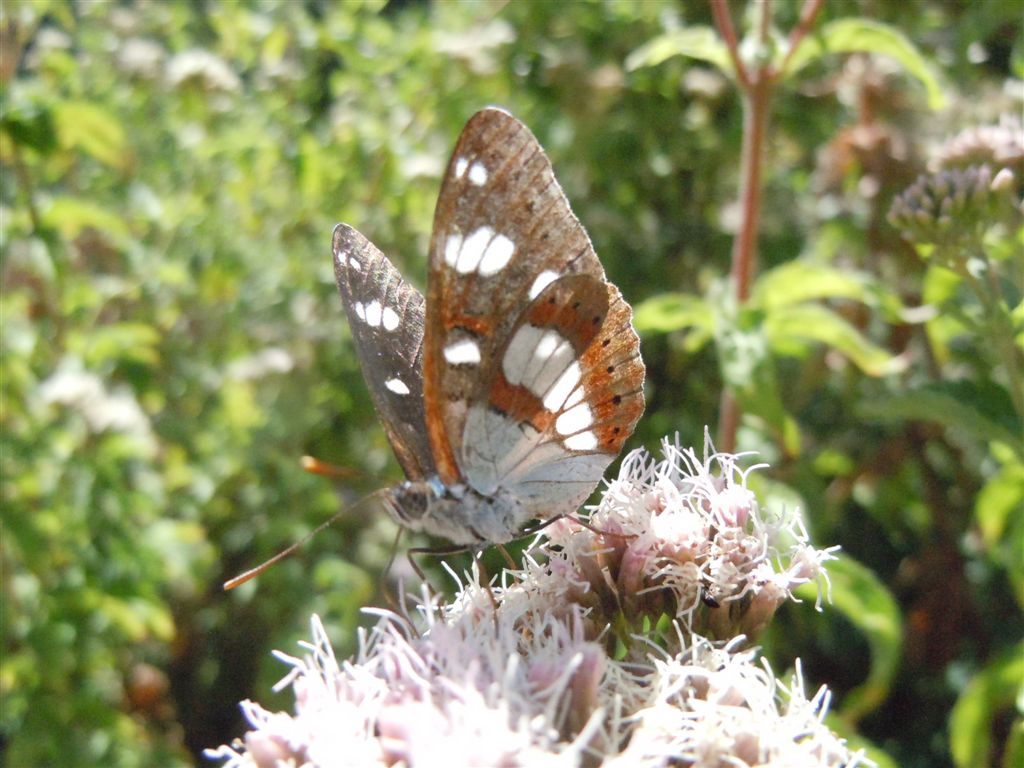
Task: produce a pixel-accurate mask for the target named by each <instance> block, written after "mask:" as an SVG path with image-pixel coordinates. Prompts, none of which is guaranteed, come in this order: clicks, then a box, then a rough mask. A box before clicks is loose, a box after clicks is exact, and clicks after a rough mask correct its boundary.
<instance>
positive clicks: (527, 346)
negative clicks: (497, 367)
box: [501, 325, 580, 411]
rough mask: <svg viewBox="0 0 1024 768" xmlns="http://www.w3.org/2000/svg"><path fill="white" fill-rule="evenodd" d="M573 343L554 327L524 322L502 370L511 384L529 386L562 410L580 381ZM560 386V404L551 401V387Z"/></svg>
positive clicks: (545, 400)
mask: <svg viewBox="0 0 1024 768" xmlns="http://www.w3.org/2000/svg"><path fill="white" fill-rule="evenodd" d="M574 357H575V354H574V352H573V349H572V344H570V343H569V341H568V340H567V339H565V338H564V337H563V336H561V335H560V334H559V333H558V332H556V331H553V330H550V329H548V330H544V329H541V328H537V327H535V326H532V325H523V326H521V327H520V328H519V329H517V330H516V332H515V334H514V335H513V336H512V340H511V341H510V342H509V345H508V349H506V350H505V355H504V357H503V358H502V360H501V370H502V373H504V374H505V378H506V379H508V382H509V383H510V384H520V385H522V386H524V387H526V388H527V389H528V390H529V391H530V392H532V393H533V394H534V395H535V396H536V397H541V398H544V406H545V407H546V408H547V409H548V410H551V411H558V410H561V407H562V403H564V402H565V398H566V397H568V396H569V393H570V392H571V391H572V389H573V387H575V386H576V384H577V383H578V382H579V378H580V377H579V366H578V365H577V364H576V363H575V362H573V359H574ZM553 388H554V389H557V390H558V393H560V395H559V394H558V393H556V395H555V396H556V397H558V396H560V397H561V399H560V400H559V401H558V403H557V405H555V406H551V405H549V404H548V401H549V399H550V395H549V394H548V395H546V393H548V390H551V389H553Z"/></svg>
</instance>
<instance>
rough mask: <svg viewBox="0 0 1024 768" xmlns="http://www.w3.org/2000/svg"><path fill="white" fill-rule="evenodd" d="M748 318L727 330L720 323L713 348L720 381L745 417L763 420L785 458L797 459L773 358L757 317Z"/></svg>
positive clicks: (794, 429) (796, 436) (794, 431)
mask: <svg viewBox="0 0 1024 768" xmlns="http://www.w3.org/2000/svg"><path fill="white" fill-rule="evenodd" d="M748 315H749V316H745V317H742V318H741V322H740V323H738V324H734V325H732V326H731V327H728V328H726V327H725V325H726V320H725V319H724V318H723V321H722V322H721V323H720V326H721V328H720V329H719V332H718V333H717V334H716V336H715V344H716V348H717V351H718V361H719V365H720V366H721V370H722V380H723V381H724V382H725V383H726V385H727V386H729V388H730V389H731V390H732V391H733V393H734V394H735V396H736V399H737V401H738V402H739V404H740V405H741V406H742V408H743V411H744V413H746V414H747V415H748V416H755V417H757V418H759V419H762V420H763V421H764V423H765V425H766V426H767V427H769V428H770V429H771V431H772V432H774V436H775V439H776V440H778V442H779V443H780V444H781V445H783V446H784V447H785V449H786V453H787V454H789V455H791V456H796V455H799V453H800V450H801V445H800V430H799V427H798V425H797V424H796V422H795V420H794V419H793V417H792V416H791V415H790V414H789V413H788V412H787V411H786V406H785V404H784V403H783V401H782V394H781V387H780V386H779V376H778V371H777V370H776V368H775V358H774V357H773V356H772V355H771V354H770V353H769V350H768V342H767V339H766V338H765V335H764V332H763V329H762V328H761V326H760V323H758V322H757V319H758V318H759V315H757V313H748ZM744 320H745V321H746V322H743V321H744Z"/></svg>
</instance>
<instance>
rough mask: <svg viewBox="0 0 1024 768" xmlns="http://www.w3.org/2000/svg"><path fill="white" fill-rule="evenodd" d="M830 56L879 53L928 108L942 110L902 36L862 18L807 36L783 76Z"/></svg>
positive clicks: (932, 78) (930, 76) (926, 72)
mask: <svg viewBox="0 0 1024 768" xmlns="http://www.w3.org/2000/svg"><path fill="white" fill-rule="evenodd" d="M830 53H878V54H883V55H885V56H889V57H890V58H892V59H894V60H895V61H896V62H898V63H899V64H900V65H902V67H903V68H904V69H905V70H906V71H907V73H908V74H910V75H912V76H913V77H915V78H916V79H917V80H918V82H920V83H921V85H923V86H924V88H925V91H926V93H927V95H928V106H929V107H930V108H931V109H941V108H942V107H943V106H944V104H945V101H946V99H945V96H944V95H943V93H942V88H941V87H940V85H939V80H938V77H937V76H936V75H935V73H934V72H933V70H932V67H931V65H930V64H929V63H928V60H927V59H925V57H924V56H923V55H922V54H921V52H920V51H919V50H917V48H916V47H915V46H914V44H913V43H912V42H910V40H908V39H907V38H906V37H905V36H904V35H903V33H901V32H899V31H898V30H896V29H894V28H893V27H890V26H889V25H887V24H883V23H881V22H879V21H873V20H872V19H864V18H860V17H857V18H849V19H837V20H836V21H833V22H830V23H828V24H825V25H823V26H822V27H821V28H820V29H818V30H816V31H815V32H813V33H812V34H810V35H807V36H806V37H805V38H804V39H803V40H802V41H801V42H800V45H799V47H798V48H797V49H796V51H794V53H793V55H792V56H791V57H790V59H789V64H788V65H787V67H786V72H785V73H784V74H785V75H786V76H789V75H793V74H795V73H796V72H799V71H800V70H801V69H803V68H804V67H805V66H807V65H808V64H810V63H811V62H812V61H815V60H816V59H819V58H821V57H822V56H825V55H828V54H830Z"/></svg>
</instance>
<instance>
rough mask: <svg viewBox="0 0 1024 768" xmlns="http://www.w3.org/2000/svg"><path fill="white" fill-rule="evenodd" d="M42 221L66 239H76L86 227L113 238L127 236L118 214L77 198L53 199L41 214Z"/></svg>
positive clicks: (127, 232) (125, 226)
mask: <svg viewBox="0 0 1024 768" xmlns="http://www.w3.org/2000/svg"><path fill="white" fill-rule="evenodd" d="M43 221H44V222H45V223H46V224H47V225H48V226H50V227H52V228H53V229H56V230H57V231H58V232H60V233H61V234H62V235H64V237H66V238H68V239H74V238H76V237H78V235H80V234H81V233H82V231H83V230H85V229H86V228H88V227H92V228H93V229H96V230H98V231H100V232H103V233H106V234H108V235H111V236H113V237H115V238H126V237H128V235H129V229H128V226H127V225H126V224H125V222H124V219H122V218H121V217H120V216H119V215H118V214H116V213H113V212H111V211H109V210H107V209H106V208H103V207H102V206H100V205H98V204H97V203H93V202H91V201H89V200H86V199H83V198H79V197H55V198H54V199H53V200H52V201H51V202H50V205H49V207H48V208H47V209H46V211H45V212H44V213H43Z"/></svg>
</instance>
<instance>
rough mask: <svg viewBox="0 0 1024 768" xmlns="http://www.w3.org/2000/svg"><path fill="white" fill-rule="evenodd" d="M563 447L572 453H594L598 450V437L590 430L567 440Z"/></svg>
mask: <svg viewBox="0 0 1024 768" xmlns="http://www.w3.org/2000/svg"><path fill="white" fill-rule="evenodd" d="M562 445H564V446H565V447H566V448H568V449H569V450H570V451H592V450H594V449H595V448H597V435H595V434H594V433H593V432H591V431H590V430H589V429H588V430H587V431H586V432H580V433H579V434H578V435H573V436H572V437H567V438H565V440H563V441H562Z"/></svg>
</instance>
